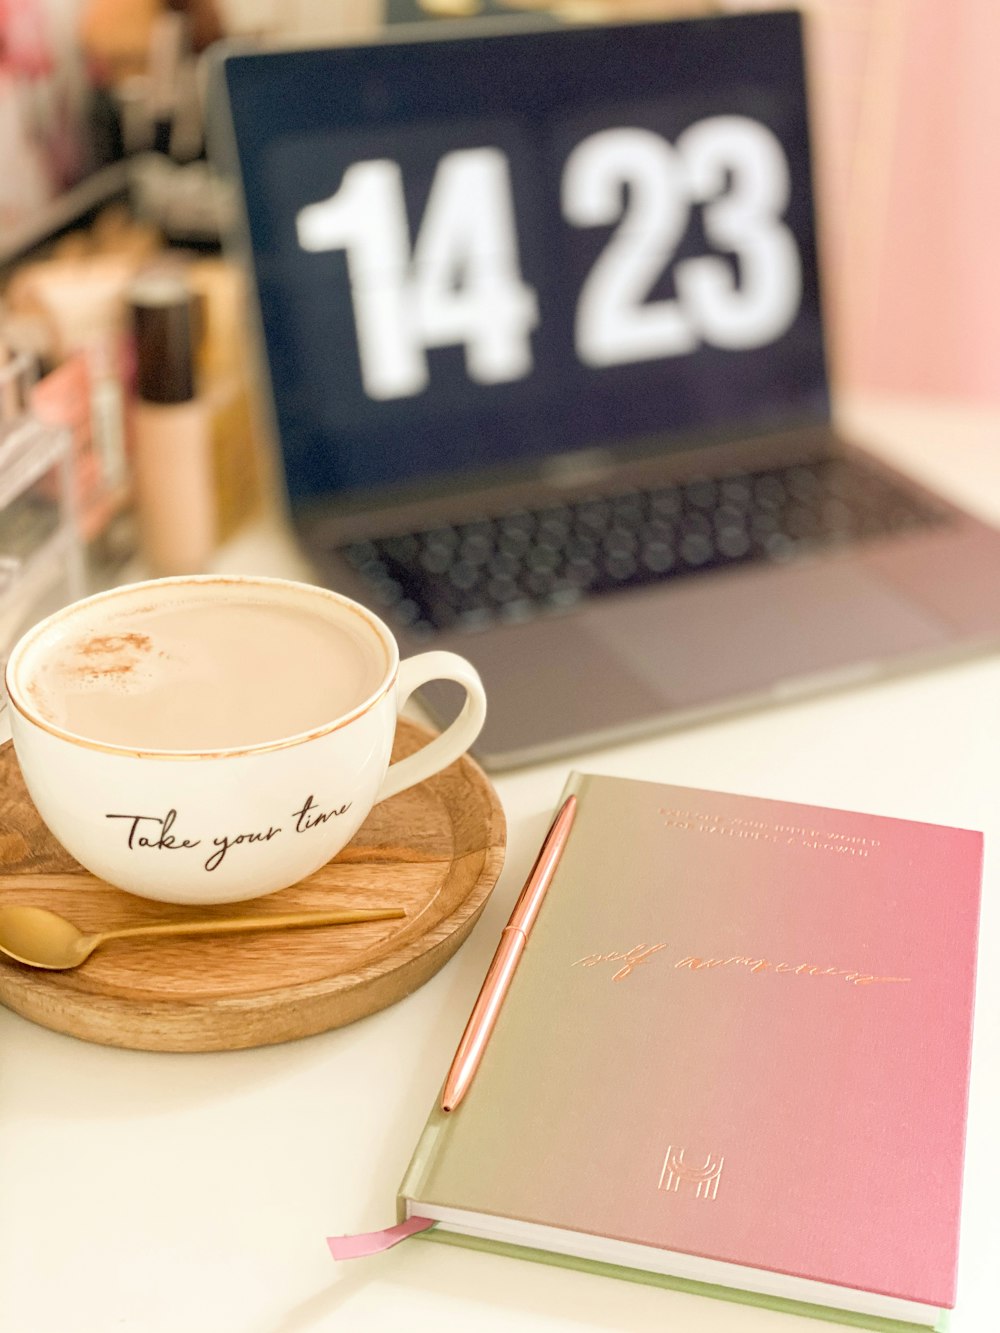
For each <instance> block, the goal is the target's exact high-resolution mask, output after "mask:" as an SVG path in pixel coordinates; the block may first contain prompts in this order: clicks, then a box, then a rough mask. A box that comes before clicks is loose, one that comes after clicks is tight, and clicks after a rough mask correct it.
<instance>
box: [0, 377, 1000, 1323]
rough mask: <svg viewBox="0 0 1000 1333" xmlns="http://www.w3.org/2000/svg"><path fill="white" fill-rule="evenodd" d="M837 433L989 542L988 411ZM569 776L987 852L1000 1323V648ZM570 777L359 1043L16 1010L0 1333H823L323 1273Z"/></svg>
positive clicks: (5, 1045)
mask: <svg viewBox="0 0 1000 1333" xmlns="http://www.w3.org/2000/svg"><path fill="white" fill-rule="evenodd" d="M844 415H845V418H846V420H847V421H848V422H849V423H850V424H852V425H854V426H855V427H856V433H857V434H858V436H859V437H860V438H865V439H867V440H869V441H870V442H871V443H872V444H878V445H879V446H880V447H881V448H882V449H883V450H884V452H885V453H886V454H887V455H889V456H890V457H892V458H893V459H894V460H895V461H896V462H897V463H898V464H900V465H901V466H904V467H908V468H909V469H910V470H911V471H912V472H913V473H914V474H915V475H919V476H921V477H923V478H924V479H929V480H930V481H932V482H934V483H936V484H937V485H938V486H939V488H940V489H941V490H943V491H946V492H947V493H948V494H950V495H951V496H952V498H955V499H957V500H958V501H960V502H962V503H964V504H965V505H966V506H967V507H969V508H972V509H974V510H976V511H977V512H979V513H980V514H982V515H984V516H986V517H988V518H992V519H993V520H994V521H996V522H998V523H1000V412H993V413H991V412H988V411H985V410H978V409H972V408H968V407H963V406H949V405H942V404H928V405H926V406H919V405H916V404H913V403H910V404H893V403H880V404H855V405H853V407H852V408H851V410H850V411H849V412H847V413H845V414H844ZM223 565H224V567H226V568H230V569H252V570H255V571H256V572H272V573H293V574H294V573H301V572H302V571H301V567H300V565H299V564H298V562H297V558H296V557H295V555H294V553H293V552H292V551H291V549H290V547H289V545H288V543H287V540H285V539H284V538H283V537H282V536H280V534H278V533H277V532H270V533H269V532H258V533H256V534H254V535H253V537H252V539H251V538H244V539H243V540H242V542H237V543H235V544H234V545H233V546H231V547H230V548H229V549H228V550H227V551H226V552H225V553H224V560H223ZM573 765H574V766H575V767H578V768H582V769H589V770H591V771H594V772H604V773H614V774H621V775H625V776H630V777H638V778H647V779H652V780H656V781H665V782H674V783H680V784H686V785H690V786H695V787H698V786H702V787H709V788H716V789H720V790H729V791H734V792H745V793H750V794H755V795H758V796H769V797H775V798H778V799H782V800H792V801H805V802H812V803H816V804H820V805H830V806H840V807H844V808H849V809H857V810H866V811H871V812H874V813H878V814H885V815H896V816H899V817H902V818H908V819H921V820H929V821H932V822H938V823H945V824H956V825H962V826H965V827H970V828H978V829H983V830H984V831H985V832H986V835H987V857H986V879H985V899H984V907H983V916H982V944H981V965H980V975H979V994H978V1006H977V1016H976V1033H975V1044H974V1055H973V1078H972V1101H971V1113H970V1119H969V1138H968V1155H967V1170H966V1186H965V1209H964V1222H963V1238H962V1257H961V1268H960V1286H959V1303H958V1309H957V1311H956V1312H955V1316H954V1319H953V1323H952V1333H988V1330H992V1329H994V1328H995V1327H996V1308H997V1286H996V1284H997V1263H998V1260H1000V1205H998V1201H1000V1134H998V1133H997V1128H996V1127H997V1124H998V1123H1000V883H998V869H1000V867H998V847H1000V655H998V656H993V657H991V658H988V659H979V660H977V661H973V662H969V663H966V664H964V665H961V666H954V667H949V668H947V669H944V670H936V671H931V672H927V673H926V674H923V675H915V676H911V677H908V678H906V679H903V680H900V681H894V682H892V683H887V684H880V685H871V686H868V687H866V688H860V689H856V690H853V691H851V692H844V693H840V694H836V695H831V696H827V697H824V698H822V699H820V700H817V701H814V702H809V703H800V704H794V705H788V706H785V707H782V708H775V709H773V710H770V711H766V712H759V713H756V714H753V715H750V716H746V717H742V718H739V719H736V720H728V721H725V722H723V723H719V724H717V725H711V726H702V727H699V728H697V729H692V730H688V731H682V732H676V733H673V734H667V735H664V736H662V737H659V738H656V739H652V740H645V741H642V742H640V743H638V744H632V745H626V746H621V747H616V748H613V749H607V750H602V751H599V752H591V753H585V754H581V755H579V756H577V757H576V758H575V759H574V761H573ZM569 766H570V765H569V764H568V763H567V762H565V761H560V762H558V763H553V764H548V765H541V766H538V767H535V768H532V769H527V770H521V771H519V772H515V773H512V774H509V775H501V776H500V777H499V778H498V779H497V781H496V785H497V788H498V791H499V793H500V796H501V799H502V801H503V804H504V807H505V809H506V812H507V819H508V824H509V851H508V858H507V864H506V867H505V869H504V872H503V875H502V877H501V879H500V882H499V884H498V886H497V888H496V891H495V892H494V895H493V897H492V899H491V901H490V903H489V904H488V906H487V908H486V910H485V912H484V915H483V917H482V919H481V921H480V923H479V924H478V925H477V927H476V929H475V931H474V932H473V934H472V936H471V937H470V939H469V940H468V942H467V943H466V944H465V946H464V947H463V948H462V949H461V950H460V951H459V953H458V955H457V956H456V957H455V958H454V959H453V960H452V961H451V962H450V963H448V964H447V966H446V967H445V968H444V969H443V970H442V971H441V972H440V973H439V974H438V975H437V976H436V977H435V978H434V979H433V980H432V981H431V982H429V983H428V984H427V985H426V986H424V987H423V989H421V990H419V991H418V992H417V993H416V994H414V995H411V996H410V997H409V998H408V999H406V1000H404V1001H402V1002H401V1003H400V1004H398V1005H396V1006H395V1007H393V1008H391V1009H388V1010H386V1011H384V1012H382V1013H380V1014H377V1015H375V1016H373V1017H371V1018H369V1019H366V1020H364V1021H362V1022H359V1023H357V1024H355V1025H354V1026H352V1027H349V1028H345V1029H342V1030H340V1031H336V1032H330V1033H327V1034H325V1035H323V1036H318V1037H313V1038H310V1039H308V1040H305V1041H300V1042H297V1043H292V1044H288V1045H284V1046H278V1047H269V1048H265V1049H261V1050H256V1051H241V1052H234V1053H231V1054H220V1055H214V1054H213V1055H186V1056H185V1055H154V1054H145V1053H138V1052H130V1051H118V1050H111V1049H105V1048H102V1047H99V1046H90V1045H87V1044H85V1043H83V1042H79V1041H76V1040H73V1039H72V1038H69V1037H63V1036H58V1035H56V1034H54V1033H52V1032H48V1031H46V1030H45V1029H43V1028H40V1027H36V1026H34V1025H33V1024H31V1023H29V1022H27V1021H25V1020H24V1019H21V1018H19V1017H17V1016H16V1015H14V1014H12V1013H9V1012H7V1011H6V1010H0V1331H2V1333H112V1331H120V1333H125V1331H127V1330H135V1333H328V1331H329V1330H334V1329H336V1330H345V1331H346V1333H366V1331H367V1330H380V1331H381V1330H388V1329H394V1328H399V1327H404V1326H405V1327H407V1328H408V1329H410V1330H413V1333H418V1330H424V1329H427V1330H430V1329H434V1330H435V1333H444V1331H445V1330H455V1331H456V1333H471V1331H474V1333H493V1331H494V1330H495V1331H496V1333H510V1330H518V1329H524V1330H531V1333H556V1330H558V1331H559V1333H568V1330H591V1331H593V1333H618V1331H619V1330H627V1333H646V1331H647V1330H648V1333H653V1331H654V1330H655V1333H663V1330H678V1333H772V1330H773V1333H816V1331H817V1329H819V1328H820V1327H821V1325H818V1324H816V1323H814V1322H813V1321H812V1320H809V1321H807V1320H804V1319H797V1318H793V1317H791V1316H788V1315H778V1314H774V1313H772V1312H769V1311H764V1310H757V1309H750V1308H747V1307H744V1306H740V1305H729V1304H725V1303H722V1302H719V1301H713V1300H706V1299H702V1298H698V1297H693V1296H685V1295H680V1294H675V1293H673V1292H667V1291H660V1290H656V1289H653V1288H649V1287H643V1286H635V1285H632V1284H630V1283H624V1282H619V1281H613V1280H610V1279H604V1278H596V1277H591V1276H586V1275H583V1274H575V1273H571V1272H568V1271H566V1270H563V1269H559V1268H550V1267H546V1266H542V1265H538V1264H529V1263H522V1262H518V1261H514V1260H508V1259H503V1258H500V1257H497V1256H493V1255H488V1254H477V1253H473V1252H471V1251H465V1250H461V1249H452V1248H449V1247H444V1246H434V1245H424V1244H422V1243H420V1242H416V1241H413V1242H407V1243H406V1244H404V1245H402V1246H400V1247H399V1248H398V1249H396V1250H393V1251H391V1252H389V1253H386V1254H383V1255H380V1256H378V1257H376V1258H374V1259H370V1260H363V1261H358V1262H355V1263H354V1264H346V1265H342V1266H338V1265H335V1264H334V1263H333V1261H332V1260H331V1259H330V1257H329V1254H328V1251H327V1248H326V1245H325V1242H324V1237H325V1236H326V1235H327V1234H331V1233H338V1232H348V1231H356V1230H361V1229H369V1228H377V1227H382V1226H386V1225H389V1224H390V1223H392V1222H393V1221H394V1220H395V1214H394V1198H395V1190H396V1186H397V1184H398V1182H399V1179H400V1177H401V1175H402V1172H403V1170H404V1168H405V1166H406V1163H407V1161H408V1159H409V1155H410V1151H411V1149H412V1147H413V1144H414V1142H415V1141H416V1138H417V1135H418V1133H419V1131H420V1129H421V1127H422V1125H423V1121H424V1118H425V1115H426V1113H427V1110H428V1108H429V1107H430V1105H431V1103H432V1101H433V1099H434V1096H435V1094H436V1092H437V1090H438V1088H439V1085H440V1081H441V1078H442V1076H443V1073H444V1071H445V1069H446V1067H447V1064H448V1061H449V1060H450V1057H451V1055H452V1052H453V1050H454V1048H455V1044H456V1041H457V1039H458V1036H459V1034H460V1032H461V1029H462V1026H463V1024H464V1022H465V1018H466V1016H467V1013H468V1010H469V1007H470V1005H471V1003H472V1000H473V999H474V997H475V994H476V991H477V990H478V987H479V983H480V981H481V979H482V976H483V973H484V971H485V968H486V966H487V964H488V962H489V959H490V957H491V955H492V952H493V949H494V947H495V945H496V941H497V938H498V935H499V932H500V929H501V928H502V926H503V924H504V922H505V920H506V917H507V914H508V912H509V910H510V907H511V905H512V903H513V900H514V898H515V896H516V894H517V892H518V890H519V888H520V885H521V881H522V879H523V877H524V875H525V874H526V872H527V869H528V866H529V864H530V862H531V859H532V855H533V852H534V850H535V848H536V847H537V844H538V842H539V840H540V838H541V836H542V833H543V831H544V828H545V825H546V822H547V820H548V818H549V815H550V812H551V810H552V808H553V805H554V803H555V801H556V798H557V797H558V795H559V791H560V789H561V787H562V784H563V780H564V777H565V775H566V772H567V769H568V767H569ZM857 1225H858V1226H864V1225H865V1223H864V1218H863V1217H859V1218H858V1219H857ZM878 1243H879V1238H878V1237H877V1236H873V1237H872V1244H873V1245H877V1244H878Z"/></svg>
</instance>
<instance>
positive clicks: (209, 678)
mask: <svg viewBox="0 0 1000 1333" xmlns="http://www.w3.org/2000/svg"><path fill="white" fill-rule="evenodd" d="M209 587H210V588H211V589H213V590H214V591H213V592H212V593H210V594H209V595H206V593H205V592H202V591H201V590H200V589H197V588H196V589H192V588H191V587H190V586H189V587H187V588H185V589H183V590H182V591H180V592H178V593H177V594H175V596H174V597H173V598H172V599H170V600H164V601H162V602H158V603H157V604H156V605H152V604H150V603H149V602H148V601H147V602H146V603H144V604H140V605H137V606H135V607H129V606H128V605H127V599H115V598H112V599H111V600H110V601H109V602H108V603H107V604H106V605H105V606H99V605H91V606H90V607H88V608H87V610H86V612H85V613H81V614H80V615H79V616H70V617H68V618H67V620H66V622H65V623H64V625H62V626H61V628H60V632H59V634H58V637H56V636H55V635H53V638H52V639H51V640H48V639H46V641H45V642H44V643H43V644H40V645H38V646H37V648H36V650H35V651H34V653H33V654H32V658H31V662H30V663H26V665H27V666H28V671H26V672H25V675H24V677H23V678H25V679H28V680H29V683H28V685H27V688H26V690H25V693H26V695H27V697H28V700H29V702H30V704H31V705H32V706H33V707H34V708H35V709H37V711H38V712H39V713H40V715H41V716H42V717H43V718H44V719H45V720H46V721H48V722H50V723H52V724H53V725H55V726H57V727H59V728H61V729H62V730H65V731H69V732H72V733H74V734H75V735H78V736H83V737H86V738H87V739H89V740H94V741H98V742H101V743H103V744H107V745H120V746H126V747H128V748H130V749H144V750H175V751H176V750H184V751H189V750H194V751H201V750H219V749H234V748H242V747H244V746H252V745H260V744H266V743H268V742H273V741H277V740H282V739H284V738H286V737H289V736H295V735H298V734H300V733H301V732H307V731H312V730H315V729H316V728H320V727H323V726H326V725H328V724H329V723H331V722H333V721H335V720H336V719H338V718H340V717H343V716H344V715H345V714H347V713H350V712H351V711H352V710H353V709H355V708H357V707H358V706H359V705H360V704H362V703H364V701H365V700H366V699H367V698H369V697H370V696H371V695H372V694H373V693H374V692H375V691H376V690H377V689H378V687H379V684H380V683H381V681H382V680H383V678H384V677H385V674H386V670H387V666H388V662H387V655H386V650H385V648H384V647H383V645H382V644H381V642H380V641H379V639H378V638H376V636H375V634H374V632H373V631H372V630H371V628H370V627H368V626H367V624H366V623H365V622H364V621H363V620H362V619H361V618H360V617H359V616H358V615H356V614H355V613H354V612H352V611H351V610H350V609H349V608H340V607H338V606H336V605H335V604H332V603H328V604H327V605H328V606H329V607H330V612H329V614H324V613H323V611H321V610H316V609H303V608H300V607H297V606H294V605H291V604H285V603H282V602H280V601H275V600H270V599H267V598H261V599H260V600H252V599H251V598H250V597H248V596H247V595H246V594H245V593H242V592H241V591H239V590H235V589H233V590H230V589H228V588H226V587H225V585H209ZM119 600H121V601H124V602H125V603H126V604H125V605H122V606H119V605H118V602H119Z"/></svg>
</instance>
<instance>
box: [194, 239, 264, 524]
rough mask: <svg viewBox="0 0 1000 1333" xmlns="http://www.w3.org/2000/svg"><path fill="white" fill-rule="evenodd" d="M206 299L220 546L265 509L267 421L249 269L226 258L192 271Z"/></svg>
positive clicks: (203, 369)
mask: <svg viewBox="0 0 1000 1333" xmlns="http://www.w3.org/2000/svg"><path fill="white" fill-rule="evenodd" d="M187 276H188V281H189V282H190V284H191V286H192V288H193V289H194V291H195V292H196V293H197V294H198V296H199V298H200V299H201V305H200V315H201V316H202V328H201V337H200V339H199V345H198V354H197V369H198V381H199V386H200V389H201V392H202V393H203V396H204V401H205V404H206V408H207V410H208V412H209V415H210V418H211V423H212V424H211V430H212V455H213V468H214V479H215V493H216V505H217V521H218V531H217V538H218V541H219V542H224V541H226V540H227V539H228V538H229V537H231V536H232V535H233V534H234V533H236V532H237V531H239V529H240V528H241V527H243V525H244V524H245V523H246V522H248V521H249V520H250V519H252V518H253V517H255V516H256V515H257V514H258V513H259V511H260V508H261V504H262V498H263V496H262V491H263V487H262V473H263V440H262V430H261V418H260V414H259V412H256V411H255V410H254V409H255V403H254V400H253V397H252V394H251V389H250V372H249V365H248V362H249V355H248V346H247V323H248V319H247V292H246V278H245V275H244V272H243V270H242V269H241V268H240V267H239V265H237V264H235V263H233V261H232V260H229V259H224V258H215V257H213V258H207V259H199V260H197V261H196V262H194V263H192V264H191V265H190V266H189V268H188V269H187Z"/></svg>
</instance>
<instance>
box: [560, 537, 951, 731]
mask: <svg viewBox="0 0 1000 1333" xmlns="http://www.w3.org/2000/svg"><path fill="white" fill-rule="evenodd" d="M583 619H584V620H585V621H586V622H587V624H588V628H591V629H592V630H593V631H595V632H596V633H597V634H599V636H600V637H601V638H602V639H603V640H604V641H605V642H606V643H608V644H609V645H614V647H615V649H616V650H617V652H618V654H619V655H620V657H621V659H622V661H623V665H625V666H626V667H627V669H628V671H629V672H630V674H633V675H635V676H638V677H640V678H641V679H643V680H645V681H647V682H648V683H649V684H650V685H651V686H654V687H656V688H658V689H659V690H660V691H661V692H662V694H663V696H665V698H666V699H667V700H669V702H670V703H671V704H672V705H673V706H675V707H680V708H684V707H693V706H694V707H696V706H699V705H703V704H710V703H712V702H713V701H722V700H725V699H730V698H732V699H738V698H740V697H741V696H744V697H745V696H747V695H755V694H757V695H759V694H760V693H761V692H763V691H770V690H771V689H773V688H774V687H775V686H777V685H779V684H780V683H781V682H784V681H790V680H795V679H798V678H805V677H810V676H811V677H817V678H818V677H830V678H831V679H830V680H828V681H824V682H823V683H824V684H833V683H834V678H835V677H836V675H837V674H838V673H840V672H843V674H844V677H845V680H846V679H847V678H849V677H854V676H855V673H856V672H858V671H859V670H860V672H861V674H864V671H865V668H866V667H869V666H870V667H871V669H872V670H873V672H874V670H875V668H876V667H877V665H878V664H879V663H881V662H884V661H886V660H887V659H891V658H893V657H897V656H899V655H905V654H907V653H912V652H917V651H924V650H927V649H929V648H933V647H934V646H935V645H937V644H944V643H947V642H948V640H949V639H950V638H951V637H952V633H951V632H950V631H949V629H948V627H947V626H946V625H945V623H944V622H943V621H942V620H939V619H938V618H937V617H936V616H935V615H934V613H933V612H932V611H929V610H926V609H925V608H923V607H921V606H919V605H917V603H916V602H913V601H910V600H909V599H908V598H907V597H906V595H905V594H904V593H901V592H899V591H897V590H895V589H893V588H891V587H889V586H888V585H886V584H885V583H882V582H880V581H879V580H878V579H877V578H876V577H873V576H872V575H870V574H868V573H867V572H866V571H865V570H864V569H863V568H861V567H860V566H859V564H858V563H857V561H856V560H855V559H853V558H852V557H845V558H843V559H840V558H836V559H830V560H827V561H823V562H821V563H817V564H809V565H800V566H795V565H792V566H788V567H787V568H777V569H776V568H774V567H770V568H767V569H747V570H741V571H738V572H736V573H734V574H733V575H731V576H729V577H726V578H714V577H712V576H710V575H709V576H706V577H704V578H695V579H691V580H690V581H687V582H683V583H678V584H676V585H675V586H674V587H673V588H670V589H668V590H660V591H658V592H657V593H654V594H652V595H650V594H636V595H634V596H631V597H621V598H618V599H615V600H614V601H611V600H609V601H608V602H606V603H605V604H603V605H601V606H597V605H595V606H594V607H593V608H592V609H588V611H587V612H586V613H585V615H584V617H583ZM818 683H819V681H818V680H817V684H818Z"/></svg>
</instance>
